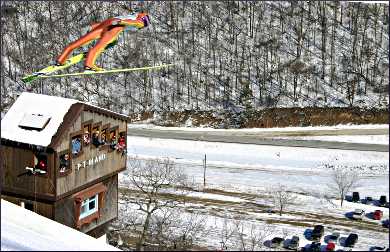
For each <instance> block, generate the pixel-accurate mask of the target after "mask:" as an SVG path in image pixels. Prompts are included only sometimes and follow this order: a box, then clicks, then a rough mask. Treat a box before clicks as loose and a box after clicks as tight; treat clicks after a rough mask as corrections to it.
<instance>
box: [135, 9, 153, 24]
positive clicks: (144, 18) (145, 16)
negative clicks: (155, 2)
mask: <svg viewBox="0 0 390 252" xmlns="http://www.w3.org/2000/svg"><path fill="white" fill-rule="evenodd" d="M137 20H141V21H142V22H144V27H147V26H148V25H149V24H150V17H149V15H148V14H146V13H144V12H141V13H138V15H137Z"/></svg>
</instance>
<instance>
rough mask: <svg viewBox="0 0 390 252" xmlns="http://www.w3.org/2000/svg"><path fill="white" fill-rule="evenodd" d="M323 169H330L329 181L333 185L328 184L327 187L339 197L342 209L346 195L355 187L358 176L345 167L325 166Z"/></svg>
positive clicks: (353, 170)
mask: <svg viewBox="0 0 390 252" xmlns="http://www.w3.org/2000/svg"><path fill="white" fill-rule="evenodd" d="M325 167H327V168H330V169H332V172H331V180H332V182H333V183H332V184H329V185H328V187H329V188H330V189H331V190H332V191H334V192H336V193H337V196H338V197H340V200H341V201H340V206H341V207H342V206H343V202H344V198H345V196H346V194H347V193H349V192H350V191H351V190H352V189H353V188H354V187H356V186H357V184H358V181H359V174H358V173H357V172H356V170H355V169H351V168H350V167H347V166H342V165H330V164H326V165H325Z"/></svg>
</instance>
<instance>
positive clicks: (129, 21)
mask: <svg viewBox="0 0 390 252" xmlns="http://www.w3.org/2000/svg"><path fill="white" fill-rule="evenodd" d="M149 24H150V19H149V16H148V15H147V14H146V13H144V12H139V13H133V14H130V15H126V16H118V17H113V18H109V19H106V20H104V21H102V22H100V23H94V24H92V25H91V30H90V31H89V32H88V33H87V34H85V35H84V36H82V37H81V38H79V39H78V40H76V41H74V42H72V43H70V44H69V45H68V46H67V47H65V49H64V51H63V52H62V54H61V55H60V56H59V57H58V58H57V61H56V65H64V64H65V62H66V60H67V58H68V56H69V55H70V54H71V53H72V51H73V50H75V49H76V48H79V47H81V46H85V45H87V44H89V43H90V42H92V41H94V40H96V39H99V40H98V41H97V43H96V44H95V45H94V46H93V47H92V48H91V49H89V51H88V53H87V56H86V59H85V62H84V69H85V70H86V71H102V70H104V69H103V68H100V67H98V66H96V65H95V61H96V59H97V58H98V57H99V55H100V54H101V53H102V52H103V51H104V50H105V49H106V48H107V47H110V46H112V45H114V44H116V42H117V39H118V36H119V35H120V34H121V33H122V32H123V31H125V30H126V31H127V30H133V31H136V30H139V29H142V28H144V27H147V26H148V25H149Z"/></svg>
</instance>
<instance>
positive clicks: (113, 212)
mask: <svg viewBox="0 0 390 252" xmlns="http://www.w3.org/2000/svg"><path fill="white" fill-rule="evenodd" d="M103 184H104V185H105V186H106V187H107V191H106V193H105V196H104V202H105V203H104V207H103V209H102V212H101V213H102V215H101V217H100V218H99V219H97V220H94V221H92V222H91V223H90V224H86V225H83V226H82V227H81V230H80V231H81V232H84V233H87V232H89V231H91V230H93V229H94V228H96V227H97V226H99V225H101V224H103V223H106V222H108V221H110V220H113V219H115V218H117V217H118V197H117V195H118V175H115V176H113V177H111V178H109V179H107V180H105V181H103ZM74 200H75V199H74V197H73V195H72V196H69V197H66V198H64V199H62V200H59V201H57V202H56V203H55V221H57V222H59V223H62V224H64V225H67V226H69V227H72V228H75V223H76V220H75V209H74V207H75V204H74Z"/></svg>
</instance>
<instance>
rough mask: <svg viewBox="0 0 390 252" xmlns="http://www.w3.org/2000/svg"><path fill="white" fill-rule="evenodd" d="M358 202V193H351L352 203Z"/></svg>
mask: <svg viewBox="0 0 390 252" xmlns="http://www.w3.org/2000/svg"><path fill="white" fill-rule="evenodd" d="M359 200H360V195H359V192H353V193H352V201H353V202H358V201H359Z"/></svg>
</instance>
